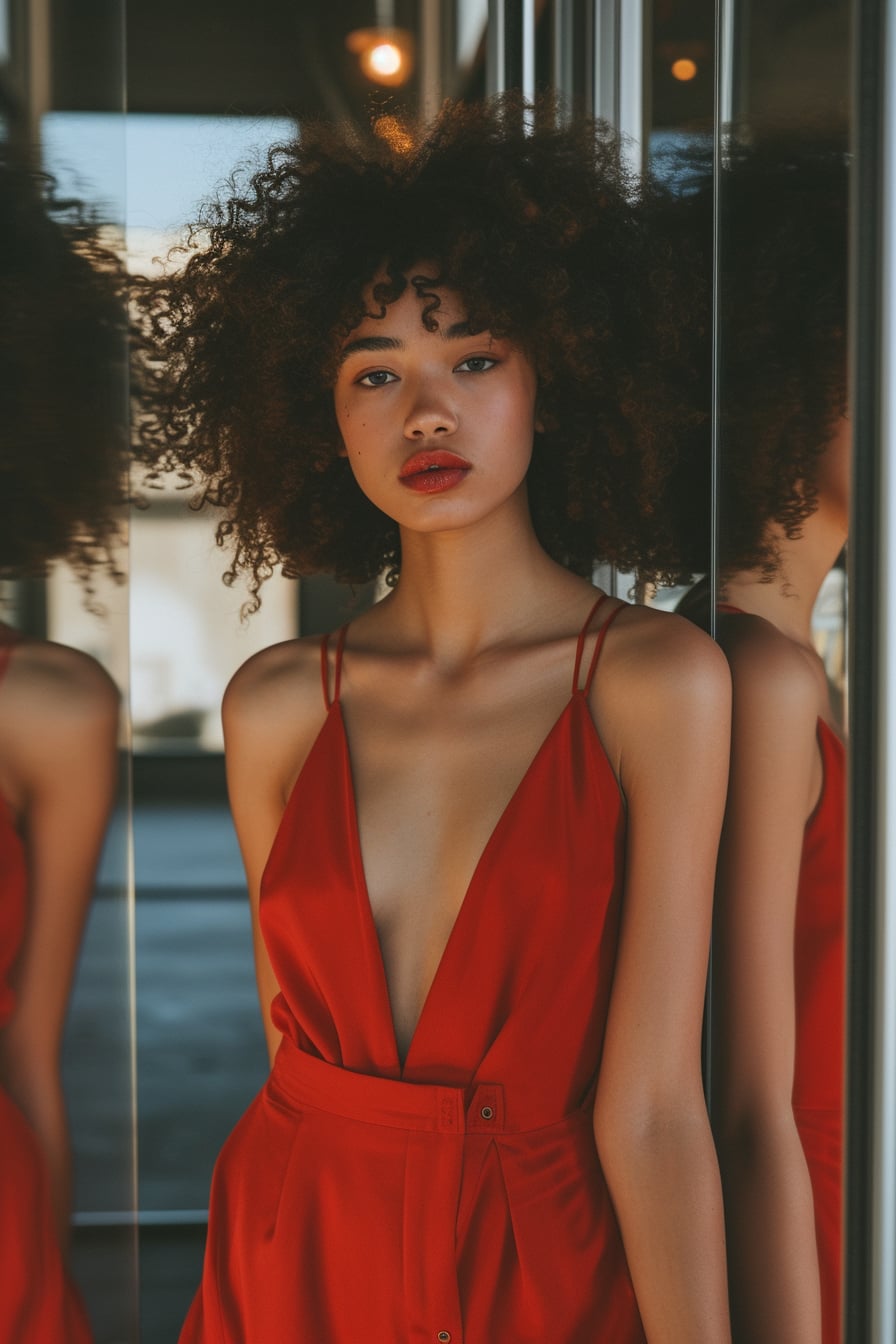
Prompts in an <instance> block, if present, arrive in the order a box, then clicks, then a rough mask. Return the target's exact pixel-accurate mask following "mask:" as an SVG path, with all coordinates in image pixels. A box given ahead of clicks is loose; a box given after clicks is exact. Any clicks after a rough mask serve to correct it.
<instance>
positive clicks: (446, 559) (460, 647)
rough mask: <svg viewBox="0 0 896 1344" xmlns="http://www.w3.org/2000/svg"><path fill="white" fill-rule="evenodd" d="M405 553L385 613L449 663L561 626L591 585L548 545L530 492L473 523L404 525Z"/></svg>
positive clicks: (401, 633)
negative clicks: (536, 525) (408, 528)
mask: <svg viewBox="0 0 896 1344" xmlns="http://www.w3.org/2000/svg"><path fill="white" fill-rule="evenodd" d="M401 556H402V559H401V578H400V580H399V583H398V585H397V587H396V588H395V590H394V592H393V593H392V594H391V595H390V596H389V598H387V599H386V601H385V602H384V603H383V604H381V605H382V607H383V608H384V609H383V611H382V616H383V617H385V618H386V619H388V621H389V624H390V628H391V635H392V637H393V638H394V639H396V640H397V641H398V642H399V643H402V644H405V645H406V646H413V645H416V646H417V647H420V646H421V645H422V647H424V648H425V649H427V650H428V651H429V653H430V654H431V656H432V658H433V659H434V661H436V662H438V663H440V664H441V665H442V666H443V667H444V668H445V669H449V668H451V667H460V666H463V665H464V664H465V663H467V662H469V661H470V660H471V659H472V658H474V657H475V656H476V655H477V654H478V653H480V652H481V651H482V650H483V649H485V648H487V647H491V646H494V645H496V644H501V643H503V642H504V641H506V640H512V639H521V638H525V634H526V631H527V630H531V631H532V634H533V637H535V636H536V632H540V633H544V632H545V631H546V630H549V629H550V628H551V627H552V626H553V625H554V624H555V623H556V625H557V628H558V630H559V629H561V628H562V623H563V620H564V619H568V616H569V614H570V613H573V612H577V611H578V609H579V608H580V606H581V603H582V598H583V590H584V589H585V587H586V585H585V582H584V581H583V580H582V579H581V578H579V577H577V576H576V575H573V574H571V573H570V572H569V571H568V570H566V569H564V568H563V566H562V565H559V564H557V563H556V562H555V561H554V560H552V559H551V558H550V556H548V555H547V554H546V552H545V551H544V550H543V549H542V547H541V545H540V544H539V542H538V539H537V538H536V536H535V532H534V530H533V528H532V523H531V519H530V516H529V511H528V505H527V503H526V501H525V497H524V495H523V496H522V497H521V498H520V499H519V500H517V501H515V502H514V501H508V506H507V507H505V508H504V509H502V510H500V511H499V512H498V513H497V514H492V515H490V516H489V518H487V519H484V520H483V521H482V523H481V524H477V525H474V526H472V527H467V528H458V529H456V530H453V531H446V532H439V533H423V532H410V533H405V532H403V533H402V538H401Z"/></svg>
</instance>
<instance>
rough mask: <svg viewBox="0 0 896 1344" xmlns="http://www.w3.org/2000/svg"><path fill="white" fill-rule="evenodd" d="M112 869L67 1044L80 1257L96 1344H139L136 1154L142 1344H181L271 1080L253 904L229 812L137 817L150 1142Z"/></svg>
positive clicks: (125, 928)
mask: <svg viewBox="0 0 896 1344" xmlns="http://www.w3.org/2000/svg"><path fill="white" fill-rule="evenodd" d="M119 857H120V856H119ZM111 863H112V860H110V858H109V855H108V854H107V858H106V861H105V862H104V870H103V887H102V891H103V894H102V895H100V896H99V897H98V898H97V900H96V901H95V902H94V906H93V909H92V911H91V916H90V921H89V926H88V930H87V935H86V939H85V945H84V952H83V957H82V962H81V968H80V972H79V977H78V984H77V987H76V991H75V995H74V998H73V1002H72V1009H71V1014H70V1020H69V1026H68V1033H67V1040H66V1055H65V1059H66V1064H65V1076H66V1086H67V1091H68V1095H69V1104H70V1111H71V1121H72V1135H73V1142H74V1150H75V1169H76V1181H77V1195H76V1210H77V1224H76V1228H75V1233H74V1242H73V1256H72V1261H73V1268H74V1271H75V1273H76V1276H77V1277H78V1280H79V1282H80V1283H81V1286H82V1289H83V1291H84V1294H85V1296H86V1297H87V1300H88V1304H89V1307H90V1311H91V1315H92V1318H93V1322H94V1328H95V1331H96V1336H97V1340H96V1344H136V1340H137V1338H138V1336H137V1329H136V1324H135V1319H136V1315H137V1311H136V1306H135V1304H136V1302H137V1258H136V1254H135V1233H134V1223H133V1212H134V1203H135V1200H134V1194H133V1191H134V1159H135V1151H136V1153H137V1154H138V1158H137V1171H138V1176H139V1182H138V1187H137V1188H138V1190H139V1221H140V1231H139V1283H140V1289H139V1303H140V1306H139V1317H140V1334H139V1338H140V1341H141V1344H174V1341H175V1340H176V1339H177V1333H178V1329H179V1326H180V1324H181V1322H182V1320H183V1316H184V1314H185V1312H186V1309H187V1306H188V1304H189V1301H190V1298H191V1296H192V1294H193V1292H194V1290H195V1287H196V1284H197V1282H198V1279H199V1274H200V1272H201V1262H202V1251H203V1245H204V1240H205V1226H204V1221H203V1220H204V1213H205V1209H206V1207H207V1201H208V1188H209V1180H210V1177H211V1171H212V1166H213V1164H214V1160H215V1157H216V1155H217V1152H218V1149H219V1148H220V1146H221V1144H222V1142H223V1140H224V1139H225V1137H226V1136H227V1134H228V1133H229V1131H230V1129H231V1128H232V1126H233V1124H234V1123H235V1121H236V1120H237V1118H238V1117H239V1115H240V1114H241V1112H242V1111H243V1110H244V1108H245V1106H246V1104H247V1103H248V1101H249V1100H250V1099H251V1097H252V1096H253V1095H254V1093H255V1092H256V1091H257V1090H258V1088H259V1086H260V1085H261V1083H262V1082H263V1080H264V1076H265V1073H266V1070H267V1065H266V1055H265V1047H264V1037H263V1032H262V1026H261V1017H260V1013H259V1007H258V999H257V996H256V991H255V978H254V972H253V964H252V949H251V932H250V923H249V914H248V906H247V902H246V897H245V891H244V888H243V886H242V865H241V863H240V859H239V854H238V851H237V848H236V841H235V838H234V836H233V832H232V828H231V825H230V820H229V816H228V814H227V812H226V809H224V808H221V807H182V806H177V807H163V806H153V807H151V808H150V807H143V808H139V809H138V810H137V815H136V818H135V865H136V877H137V906H136V928H135V935H136V979H137V1004H138V1010H137V1019H136V1043H137V1051H136V1089H135V1097H136V1105H137V1109H136V1114H137V1116H139V1121H138V1125H137V1131H136V1145H135V1134H134V1125H133V1117H134V1104H133V1102H134V1099H133V1097H132V1091H131V1087H132V1078H133V1074H132V1069H131V1040H132V1022H131V1015H130V1003H131V996H130V970H129V958H128V948H129V942H130V929H129V923H128V905H127V901H126V900H125V898H124V896H123V894H122V889H121V888H119V887H117V885H116V882H115V880H114V879H115V878H116V876H117V874H115V873H114V872H113V871H112V870H111ZM122 872H123V869H122Z"/></svg>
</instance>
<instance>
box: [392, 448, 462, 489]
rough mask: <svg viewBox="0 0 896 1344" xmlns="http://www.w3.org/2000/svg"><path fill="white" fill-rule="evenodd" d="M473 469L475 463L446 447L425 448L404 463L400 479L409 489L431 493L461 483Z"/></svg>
mask: <svg viewBox="0 0 896 1344" xmlns="http://www.w3.org/2000/svg"><path fill="white" fill-rule="evenodd" d="M472 469H473V464H472V463H471V462H468V461H467V459H466V458H465V457H459V456H458V454H457V453H449V452H447V451H446V450H445V449H444V448H424V449H423V450H421V451H420V452H418V453H413V454H412V455H411V456H410V457H409V458H408V459H407V460H406V461H405V462H403V463H402V467H401V470H400V471H399V473H398V479H399V480H400V481H401V483H402V485H405V486H407V488H408V489H409V490H416V491H418V492H419V493H421V494H427V495H431V494H438V493H439V492H441V491H442V490H450V489H452V487H453V486H455V485H459V484H460V482H461V481H462V480H464V478H465V477H466V476H467V475H468V473H469V472H470V471H472Z"/></svg>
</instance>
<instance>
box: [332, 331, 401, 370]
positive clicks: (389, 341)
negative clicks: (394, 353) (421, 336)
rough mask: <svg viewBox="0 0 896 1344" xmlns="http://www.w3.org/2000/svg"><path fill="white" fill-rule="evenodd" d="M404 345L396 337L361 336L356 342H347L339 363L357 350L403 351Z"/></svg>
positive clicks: (340, 354)
mask: <svg viewBox="0 0 896 1344" xmlns="http://www.w3.org/2000/svg"><path fill="white" fill-rule="evenodd" d="M403 348H404V347H403V343H402V342H401V341H397V340H396V339H395V337H394V336H359V337H358V339H357V340H356V341H347V342H346V344H345V345H344V346H343V347H342V349H341V350H340V351H339V363H340V364H341V363H342V362H343V361H344V360H346V359H348V357H349V355H353V354H355V352H356V351H357V350H373V351H378V350H401V349H403Z"/></svg>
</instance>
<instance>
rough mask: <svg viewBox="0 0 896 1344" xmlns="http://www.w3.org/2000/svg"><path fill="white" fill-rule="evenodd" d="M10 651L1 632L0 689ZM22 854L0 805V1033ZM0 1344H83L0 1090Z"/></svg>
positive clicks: (23, 882)
mask: <svg viewBox="0 0 896 1344" xmlns="http://www.w3.org/2000/svg"><path fill="white" fill-rule="evenodd" d="M11 651H12V645H11V642H10V640H9V637H8V634H7V632H6V631H0V682H2V680H3V675H4V673H5V671H6V666H7V663H8V662H9V656H10V653H11ZM27 890H28V884H27V875H26V870H25V852H24V847H23V845H22V841H21V838H20V836H19V834H18V831H17V830H16V828H15V826H14V825H13V818H12V814H11V812H10V810H9V807H8V806H7V803H6V800H5V799H4V798H2V797H0V1032H2V1030H3V1028H4V1026H5V1025H6V1023H7V1022H8V1021H9V1019H10V1017H11V1016H12V1013H13V1009H14V1007H15V996H14V993H13V990H12V988H11V986H10V983H9V980H10V972H11V970H12V967H13V966H14V964H15V960H16V957H17V956H18V953H19V949H20V947H21V945H22V939H23V937H24V935H25V924H26V917H27V911H26V899H27ZM0 1266H2V1268H0V1344H89V1340H90V1329H89V1327H88V1324H87V1318H86V1316H85V1314H84V1310H83V1307H82V1306H81V1303H80V1299H79V1298H78V1295H77V1293H76V1292H75V1290H74V1288H73V1287H72V1285H71V1284H70V1283H69V1281H68V1279H67V1277H66V1274H65V1270H64V1268H63V1264H62V1256H61V1254H60V1251H59V1241H58V1238H57V1235H56V1225H55V1222H54V1218H53V1208H52V1203H51V1198H50V1184H49V1178H48V1175H47V1168H46V1163H45V1160H44V1156H43V1153H42V1152H41V1149H40V1146H39V1144H38V1141H37V1139H36V1137H35V1135H34V1132H33V1130H32V1129H31V1127H30V1125H29V1124H28V1122H27V1121H26V1119H25V1117H24V1116H23V1115H22V1112H21V1111H20V1110H19V1108H18V1106H16V1104H15V1102H13V1100H12V1099H11V1097H9V1096H8V1095H7V1093H6V1092H5V1091H4V1090H3V1088H2V1087H0Z"/></svg>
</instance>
